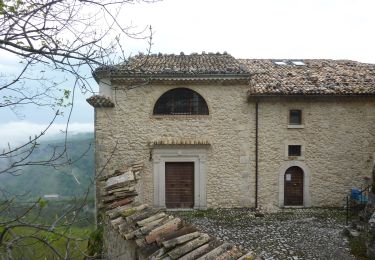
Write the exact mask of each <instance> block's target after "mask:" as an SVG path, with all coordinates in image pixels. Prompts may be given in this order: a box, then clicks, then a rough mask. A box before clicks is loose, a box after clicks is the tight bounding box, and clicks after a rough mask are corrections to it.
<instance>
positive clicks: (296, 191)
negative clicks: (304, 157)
mask: <svg viewBox="0 0 375 260" xmlns="http://www.w3.org/2000/svg"><path fill="white" fill-rule="evenodd" d="M284 205H285V206H303V170H302V169H301V168H299V167H297V166H293V167H290V168H289V169H288V170H286V172H285V176H284Z"/></svg>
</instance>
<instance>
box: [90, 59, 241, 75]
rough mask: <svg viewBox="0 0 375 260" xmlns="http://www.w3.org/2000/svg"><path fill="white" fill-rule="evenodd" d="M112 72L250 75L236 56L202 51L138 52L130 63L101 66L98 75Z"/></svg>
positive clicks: (124, 73) (128, 73)
mask: <svg viewBox="0 0 375 260" xmlns="http://www.w3.org/2000/svg"><path fill="white" fill-rule="evenodd" d="M106 71H110V72H111V73H112V75H113V74H121V75H129V76H132V75H143V76H147V75H174V76H179V75H180V76H184V77H185V76H194V75H228V74H230V75H233V74H246V75H247V74H248V72H247V70H246V68H245V67H244V66H243V65H242V64H241V63H240V62H239V61H238V60H236V59H235V58H234V57H233V56H231V55H229V54H227V53H223V54H221V53H208V54H206V53H202V54H197V53H193V54H189V55H185V54H183V53H181V54H180V55H175V54H150V55H137V56H134V57H132V58H130V59H129V60H128V61H127V62H124V63H122V64H119V65H116V66H113V67H101V68H99V69H97V70H96V71H95V74H100V73H101V72H106Z"/></svg>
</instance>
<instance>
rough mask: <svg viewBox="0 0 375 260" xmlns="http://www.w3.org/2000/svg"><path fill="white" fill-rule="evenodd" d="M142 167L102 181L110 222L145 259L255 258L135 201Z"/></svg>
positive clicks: (108, 221)
mask: <svg viewBox="0 0 375 260" xmlns="http://www.w3.org/2000/svg"><path fill="white" fill-rule="evenodd" d="M141 168H142V164H140V163H137V164H133V165H131V166H130V167H125V169H124V170H120V171H115V173H114V174H112V175H110V176H106V177H103V178H101V180H100V181H101V185H102V186H103V187H102V190H101V192H102V198H103V199H102V209H105V218H106V220H107V221H106V223H109V225H110V228H112V229H113V230H114V231H116V232H118V233H119V234H120V235H121V237H122V238H123V239H124V240H127V241H133V242H134V243H135V245H136V246H137V248H138V251H139V252H141V253H140V255H142V256H144V257H143V258H144V259H183V260H190V259H201V260H208V259H212V260H213V259H223V260H224V259H241V260H244V259H249V260H250V259H255V256H254V255H253V253H252V252H249V253H246V252H244V251H243V250H242V249H240V248H239V247H237V246H233V245H231V244H229V243H223V242H221V241H219V240H217V239H215V238H214V237H213V236H210V235H208V234H205V233H202V232H199V230H197V229H196V228H194V227H193V226H191V225H189V224H187V223H186V222H184V221H183V220H181V219H180V218H177V217H173V216H171V215H168V214H167V213H166V212H164V211H163V210H161V209H155V208H152V207H149V206H148V205H146V204H138V203H136V202H135V199H136V197H137V192H136V188H137V181H138V180H139V177H140V170H141ZM143 258H142V259H143Z"/></svg>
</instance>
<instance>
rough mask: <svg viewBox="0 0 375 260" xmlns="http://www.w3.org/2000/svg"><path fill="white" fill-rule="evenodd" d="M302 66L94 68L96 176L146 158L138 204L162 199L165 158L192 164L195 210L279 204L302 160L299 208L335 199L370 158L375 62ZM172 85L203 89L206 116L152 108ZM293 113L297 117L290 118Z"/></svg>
mask: <svg viewBox="0 0 375 260" xmlns="http://www.w3.org/2000/svg"><path fill="white" fill-rule="evenodd" d="M144 63H145V64H146V65H145V66H144V67H143V68H142V67H139V66H143V65H142V64H144ZM302 64H304V65H303V66H301V65H294V63H293V62H289V61H288V62H284V65H277V64H275V63H274V62H273V61H271V60H236V59H234V58H233V57H232V56H230V55H228V54H210V55H207V54H202V55H198V54H192V55H183V54H182V55H169V56H168V55H164V56H163V55H158V56H155V55H154V56H150V57H145V56H140V57H138V58H134V59H133V60H130V61H129V64H125V65H119V66H117V67H113V68H112V67H111V68H107V67H103V68H100V69H99V70H97V71H96V72H95V76H96V78H97V80H98V83H99V85H100V93H99V95H98V96H97V97H95V98H91V99H89V100H88V101H89V102H90V104H92V105H93V106H94V107H95V134H96V164H97V165H96V166H97V167H96V169H97V175H98V176H100V175H106V174H107V173H108V172H112V171H114V170H116V169H119V168H121V167H122V165H124V164H131V163H134V162H138V161H141V162H142V163H143V164H144V171H143V173H142V175H143V176H142V178H141V180H142V181H141V184H140V186H141V188H140V190H141V191H142V192H141V194H140V196H139V200H140V201H142V202H144V203H148V204H150V205H154V206H156V207H165V168H164V164H165V162H168V161H170V162H172V161H173V162H176V161H177V162H178V161H193V162H194V164H195V177H194V183H195V184H194V185H195V186H194V192H195V195H194V196H195V197H194V202H195V208H207V207H208V208H211V207H213V208H215V207H254V206H261V207H269V206H270V207H275V206H276V207H283V206H284V204H285V203H284V199H285V198H284V189H285V185H284V184H285V183H284V182H285V181H284V177H285V176H286V175H285V172H286V170H288V169H289V168H290V167H293V166H297V167H299V168H300V169H302V171H303V205H301V206H304V207H310V206H341V205H342V202H343V199H344V197H345V195H346V194H347V192H349V190H350V188H352V187H360V186H361V185H362V181H363V177H365V176H368V175H369V174H370V173H371V169H372V167H373V165H374V163H375V159H374V153H375V136H374V134H375V77H374V75H375V68H374V66H373V65H370V64H360V63H357V62H351V61H337V62H336V61H329V60H316V61H314V60H306V61H303V62H302ZM246 68H247V69H246ZM174 88H188V89H191V90H193V91H195V92H197V93H199V94H200V95H201V96H202V97H203V98H204V100H205V101H206V103H207V106H208V110H209V114H208V115H153V109H154V105H155V103H156V101H157V100H158V98H159V97H160V96H162V95H163V94H164V93H166V92H167V91H168V90H171V89H174ZM103 102H104V103H103ZM256 103H257V104H258V128H257V129H258V139H256V125H257V124H256ZM103 104H106V105H105V106H103ZM108 104H109V105H108ZM295 109H297V110H301V111H302V124H299V125H289V124H288V122H289V121H288V120H289V119H288V118H289V111H290V110H295ZM256 140H258V150H257V151H258V161H257V162H258V168H257V167H256V166H257V164H256ZM289 145H300V146H301V155H300V156H298V157H295V156H294V157H289V156H288V146H289ZM256 169H258V186H257V185H256ZM285 178H286V177H285ZM256 188H258V189H257V190H258V193H257V194H258V195H257V196H256Z"/></svg>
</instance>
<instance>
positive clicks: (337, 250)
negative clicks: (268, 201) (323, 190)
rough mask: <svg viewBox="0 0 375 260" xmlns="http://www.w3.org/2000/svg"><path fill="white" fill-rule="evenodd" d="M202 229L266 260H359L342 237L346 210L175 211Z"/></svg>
mask: <svg viewBox="0 0 375 260" xmlns="http://www.w3.org/2000/svg"><path fill="white" fill-rule="evenodd" d="M172 213H173V214H175V215H178V216H180V217H182V218H183V219H185V220H187V221H188V222H189V223H191V224H193V225H195V226H197V227H198V228H199V229H200V230H202V231H204V232H207V233H209V234H212V235H215V236H216V237H218V238H219V239H221V240H225V241H228V242H231V243H233V244H235V245H241V246H243V247H244V248H245V249H247V250H252V251H254V252H255V253H256V254H257V255H260V256H261V257H262V258H263V259H340V260H346V259H355V258H354V257H353V256H351V255H350V253H349V249H348V243H347V240H346V239H345V238H344V237H343V236H342V234H341V233H342V230H343V227H344V221H345V214H344V212H343V210H342V209H284V210H280V211H277V212H274V213H260V214H259V213H256V212H255V211H254V210H251V209H218V210H207V211H183V212H172Z"/></svg>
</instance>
